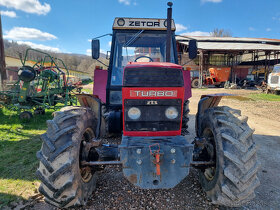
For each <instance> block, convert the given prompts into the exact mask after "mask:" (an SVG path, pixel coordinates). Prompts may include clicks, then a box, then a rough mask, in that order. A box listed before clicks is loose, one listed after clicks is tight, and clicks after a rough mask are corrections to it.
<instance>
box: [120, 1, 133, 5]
mask: <svg viewBox="0 0 280 210" xmlns="http://www.w3.org/2000/svg"><path fill="white" fill-rule="evenodd" d="M118 1H119V3H121V4H124V5H130V4H131V0H118Z"/></svg>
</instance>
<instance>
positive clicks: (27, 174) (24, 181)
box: [0, 108, 52, 209]
mask: <svg viewBox="0 0 280 210" xmlns="http://www.w3.org/2000/svg"><path fill="white" fill-rule="evenodd" d="M51 113H52V110H46V114H45V115H37V116H36V115H35V116H34V117H33V118H32V119H31V121H30V122H22V121H21V120H19V117H18V114H17V113H16V112H13V111H9V110H7V109H5V108H1V109H0V160H1V161H0V209H1V207H3V206H5V205H7V204H8V203H9V202H12V201H15V200H17V199H28V197H29V196H30V195H32V194H34V192H36V190H37V187H38V185H39V182H38V180H37V178H36V176H35V171H36V168H37V167H38V161H37V158H36V152H37V151H38V150H39V149H40V147H41V140H40V138H39V135H40V134H42V133H44V132H45V130H46V128H47V126H46V120H48V119H51V118H52V116H51Z"/></svg>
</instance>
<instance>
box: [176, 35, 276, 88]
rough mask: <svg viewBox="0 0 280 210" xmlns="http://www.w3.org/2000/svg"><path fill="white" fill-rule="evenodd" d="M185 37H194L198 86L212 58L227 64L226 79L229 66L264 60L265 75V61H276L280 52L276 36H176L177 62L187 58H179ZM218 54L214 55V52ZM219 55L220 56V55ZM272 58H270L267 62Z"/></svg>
mask: <svg viewBox="0 0 280 210" xmlns="http://www.w3.org/2000/svg"><path fill="white" fill-rule="evenodd" d="M189 40H197V47H198V53H199V57H198V62H199V86H200V87H201V86H202V82H203V78H202V75H203V73H205V71H206V70H205V67H207V66H211V62H213V58H215V57H216V58H217V57H218V58H220V62H221V63H223V64H224V65H226V66H229V67H232V68H231V77H230V80H231V81H233V78H234V73H233V71H232V69H233V66H237V65H240V64H241V63H244V62H247V63H248V62H249V63H250V64H251V65H258V64H259V63H262V64H265V69H266V70H265V72H266V74H265V75H266V77H267V73H268V67H269V65H271V64H272V63H273V64H276V63H279V62H280V59H279V62H278V57H279V54H280V39H267V38H238V37H210V36H181V35H178V36H176V42H177V47H178V52H179V53H178V56H179V60H180V61H181V64H182V65H183V64H184V63H188V62H191V61H189V60H188V61H186V60H184V61H183V55H184V54H186V52H187V48H188V43H189ZM217 55H218V56H217ZM221 58H222V59H221ZM271 60H274V62H270V61H271ZM260 61H263V62H260Z"/></svg>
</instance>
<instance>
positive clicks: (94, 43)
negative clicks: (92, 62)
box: [91, 39, 100, 59]
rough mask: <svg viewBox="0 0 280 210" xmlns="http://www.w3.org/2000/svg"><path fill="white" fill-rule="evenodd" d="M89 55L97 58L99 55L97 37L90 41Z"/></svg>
mask: <svg viewBox="0 0 280 210" xmlns="http://www.w3.org/2000/svg"><path fill="white" fill-rule="evenodd" d="M91 56H92V58H93V59H98V58H99V56H100V42H99V39H93V40H92V41H91Z"/></svg>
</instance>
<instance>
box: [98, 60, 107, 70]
mask: <svg viewBox="0 0 280 210" xmlns="http://www.w3.org/2000/svg"><path fill="white" fill-rule="evenodd" d="M95 60H97V61H98V62H99V63H101V64H103V65H104V66H106V67H108V68H109V66H108V65H107V64H105V63H103V62H102V61H100V60H98V59H95Z"/></svg>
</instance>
